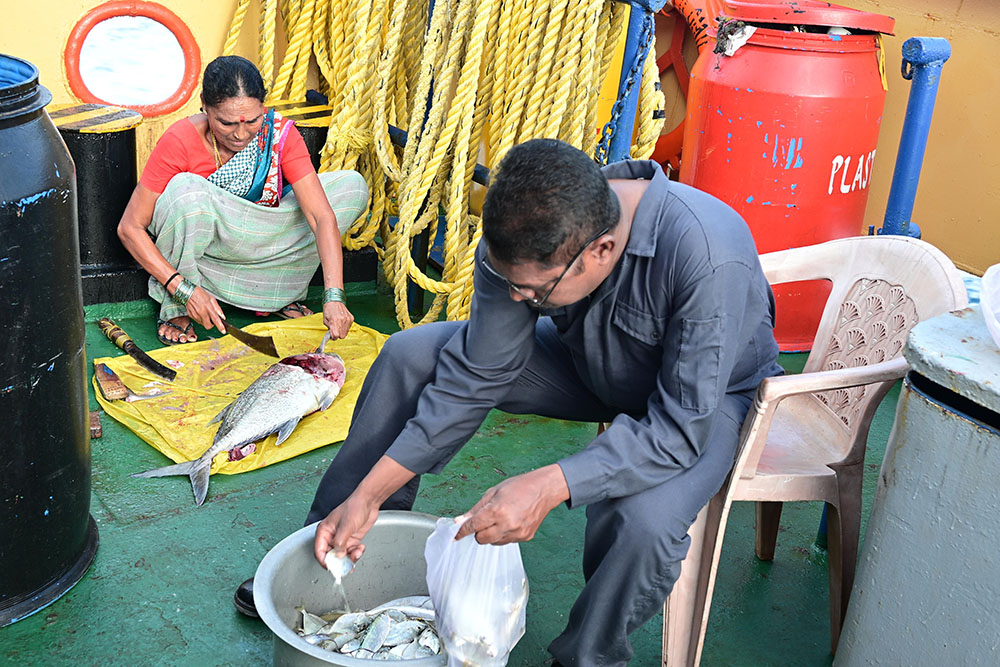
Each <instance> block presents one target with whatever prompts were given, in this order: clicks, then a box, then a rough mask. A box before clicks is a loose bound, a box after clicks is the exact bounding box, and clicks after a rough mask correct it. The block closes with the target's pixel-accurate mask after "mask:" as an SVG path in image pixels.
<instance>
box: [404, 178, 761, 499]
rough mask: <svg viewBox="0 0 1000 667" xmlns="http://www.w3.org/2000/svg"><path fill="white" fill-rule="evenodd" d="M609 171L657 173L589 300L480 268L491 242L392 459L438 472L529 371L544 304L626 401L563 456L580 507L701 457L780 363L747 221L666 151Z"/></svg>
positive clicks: (587, 379) (608, 397)
mask: <svg viewBox="0 0 1000 667" xmlns="http://www.w3.org/2000/svg"><path fill="white" fill-rule="evenodd" d="M603 171H604V174H605V176H606V177H607V178H608V179H610V180H613V179H645V180H649V181H650V183H649V186H648V188H647V189H646V191H645V193H644V194H643V196H642V198H641V200H640V202H639V204H638V207H637V208H636V211H635V215H634V218H633V220H632V228H631V231H630V233H629V240H628V244H627V246H626V248H625V251H624V253H623V254H622V256H621V257H620V258H619V260H618V263H617V265H616V267H615V268H614V269H613V271H612V272H611V274H610V275H609V276H608V277H607V279H605V280H604V282H602V283H601V285H600V286H599V287H598V288H597V289H596V290H595V291H594V292H593V293H592V294H591V295H590V296H589V297H587V298H585V299H583V300H582V301H579V302H577V303H575V304H572V305H570V306H566V307H562V308H557V309H551V310H543V311H542V312H541V313H539V311H538V310H536V309H534V308H532V307H531V306H529V305H528V304H527V303H526V302H523V301H521V302H517V301H514V300H513V299H511V298H510V294H509V292H508V287H507V284H506V283H505V282H503V281H501V280H499V279H498V278H497V277H495V276H493V275H492V274H491V273H490V272H489V271H486V270H483V269H482V262H483V258H484V256H485V253H486V245H485V242H482V243H481V244H480V247H479V248H478V250H477V253H476V271H475V295H474V297H473V300H472V308H471V314H470V318H469V322H468V326H466V327H464V328H462V329H460V330H459V331H458V333H456V334H455V336H453V337H452V339H451V340H449V341H448V343H447V344H446V345H445V346H444V348H443V349H442V350H441V354H440V357H439V359H438V365H437V372H436V375H435V379H434V381H433V383H431V384H430V385H428V386H427V387H426V388H425V389H424V391H423V393H422V394H421V396H420V400H419V403H418V407H417V412H416V415H415V416H414V417H413V418H412V419H410V421H409V422H408V423H407V425H406V427H405V428H404V429H403V431H402V432H401V433H400V435H399V436H398V437H397V438H396V441H395V442H394V443H393V444H392V445H391V446H390V448H389V450H388V451H387V455H388V456H389V457H391V458H392V459H393V460H395V461H396V462H398V463H399V464H401V465H403V466H404V467H406V468H407V469H409V470H411V471H413V472H416V473H424V472H440V470H441V469H442V468H443V467H444V465H445V463H446V462H447V461H448V460H450V458H451V457H452V456H454V454H455V453H456V452H457V451H458V450H459V449H460V448H461V447H462V445H464V444H465V442H466V441H467V440H468V439H469V438H470V437H471V436H472V434H473V433H474V432H475V431H476V429H477V428H478V427H479V425H480V424H481V423H482V421H483V419H484V418H485V417H486V415H487V413H488V412H489V410H490V409H491V408H493V407H494V406H495V405H496V404H497V403H498V402H499V401H501V400H502V399H503V397H504V396H505V395H506V394H507V392H508V391H510V388H511V387H512V386H513V385H514V382H515V380H516V379H517V378H518V376H520V374H521V373H522V371H523V370H524V368H525V365H526V364H527V363H528V359H529V358H530V356H531V354H532V351H533V349H534V344H535V324H536V320H537V318H538V317H539V316H540V315H541V316H547V317H551V318H552V321H553V323H554V324H555V326H556V328H557V329H558V331H559V338H560V340H561V341H562V342H563V343H564V344H565V345H566V346H567V348H568V349H569V350H570V353H571V356H572V359H573V361H574V363H575V365H576V371H577V372H578V374H579V376H580V378H581V381H582V382H583V383H584V384H585V385H586V386H587V387H588V388H589V389H590V390H591V391H592V392H593V393H594V394H595V395H596V396H597V397H598V398H600V399H601V401H602V402H604V403H605V404H607V405H608V406H609V407H612V408H614V409H616V410H619V411H620V413H619V414H618V416H617V417H616V418H615V419H614V420H613V421H612V423H611V425H610V426H609V428H608V429H607V430H606V431H605V432H604V433H602V434H601V435H599V436H597V437H596V438H595V439H594V440H593V441H592V442H591V443H590V444H589V445H587V446H586V447H585V448H583V449H582V450H581V451H579V452H577V453H576V454H573V455H572V456H569V457H567V458H564V459H562V460H561V461H558V464H559V465H560V467H561V468H562V471H563V474H564V476H565V477H566V481H567V483H568V485H569V490H570V505H571V506H580V505H585V504H587V503H592V502H596V501H599V500H604V499H606V498H618V497H623V496H628V495H632V494H635V493H637V492H639V491H642V490H645V489H647V488H650V487H652V486H655V485H657V484H660V483H662V482H664V481H666V480H668V479H670V478H671V477H673V476H674V475H676V474H677V473H678V472H679V471H681V470H684V469H686V468H688V467H690V466H691V465H693V463H694V462H695V461H696V460H697V459H698V457H699V456H700V454H701V451H702V448H703V447H704V445H705V443H706V442H708V441H709V437H710V435H711V433H712V429H713V425H714V424H715V421H716V420H717V419H720V418H725V417H723V416H722V415H721V414H720V410H719V407H720V404H721V401H722V399H723V397H724V396H725V395H726V394H733V393H740V394H747V393H750V392H752V391H753V390H755V389H756V387H757V385H758V384H759V383H760V381H761V380H762V379H764V378H765V377H769V376H772V375H777V374H780V373H781V368H780V366H778V365H777V354H778V347H777V344H776V343H775V341H774V334H773V324H774V298H773V296H772V293H771V289H770V286H769V285H768V284H767V281H766V279H765V278H764V274H763V273H762V271H761V268H760V262H759V260H758V257H757V250H756V248H755V246H754V241H753V238H752V236H751V234H750V231H749V229H748V228H747V226H746V223H745V222H744V221H743V219H742V218H741V217H740V216H739V215H738V214H737V213H736V212H735V211H734V210H733V209H731V208H730V207H728V206H726V205H725V204H723V203H722V202H721V201H719V200H718V199H715V198H714V197H712V196H711V195H708V194H706V193H703V192H700V191H698V190H695V189H694V188H691V187H688V186H685V185H682V184H679V183H675V182H672V181H670V180H669V179H668V178H667V177H666V176H665V175H664V173H663V171H662V170H661V168H660V166H659V165H658V164H656V163H655V162H647V161H626V162H620V163H616V164H613V165H609V166H607V167H605V168H604V170H603Z"/></svg>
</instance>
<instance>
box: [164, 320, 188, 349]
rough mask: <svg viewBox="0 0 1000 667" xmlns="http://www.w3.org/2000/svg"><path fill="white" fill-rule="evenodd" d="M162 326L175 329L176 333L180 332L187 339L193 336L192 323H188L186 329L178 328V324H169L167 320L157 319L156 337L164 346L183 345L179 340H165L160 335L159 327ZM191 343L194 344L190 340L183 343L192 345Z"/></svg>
mask: <svg viewBox="0 0 1000 667" xmlns="http://www.w3.org/2000/svg"><path fill="white" fill-rule="evenodd" d="M164 324H165V325H167V326H168V327H170V328H172V329H177V330H178V331H180V332H181V334H183V335H185V336H187V337H188V338H189V339H190V338H191V337H192V336H194V322H188V325H187V326H186V327H182V326H180V325H178V324H174V323H173V322H170V321H169V320H160V319H157V320H156V337H157V338H158V339H159V340H160V342H161V343H163V344H164V345H183V344H184V343H181V341H179V340H170V339H169V338H167V337H166V336H164V335H163V334H161V333H160V327H162V326H163V325H164ZM192 342H194V341H191V340H187V341H185V343H192Z"/></svg>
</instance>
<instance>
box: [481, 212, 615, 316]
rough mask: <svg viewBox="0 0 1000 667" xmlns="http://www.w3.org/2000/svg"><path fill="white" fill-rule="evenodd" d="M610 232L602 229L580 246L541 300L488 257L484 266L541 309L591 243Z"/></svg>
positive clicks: (509, 287) (508, 286)
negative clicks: (516, 283) (500, 269)
mask: <svg viewBox="0 0 1000 667" xmlns="http://www.w3.org/2000/svg"><path fill="white" fill-rule="evenodd" d="M609 231H611V228H610V227H605V228H604V229H602V230H601V231H599V232H597V233H596V234H594V235H593V236H591V237H590V238H589V239H587V241H586V242H585V243H584V244H583V245H582V246H580V249H579V250H577V251H576V254H574V255H573V257H571V258H570V260H569V262H568V263H567V264H566V268H564V269H563V270H562V273H560V274H559V276H558V277H557V278H556V279H555V281H554V282H553V283H552V285H551V286H550V287H549V288H548V289H547V290H545V294H543V295H542V296H541V298H539V297H538V296H537V294H538V292H537V291H536V290H534V289H532V288H530V287H525V286H523V285H515V284H514V283H512V282H511V281H509V280H507V278H506V277H504V275H503V274H501V273H500V272H499V271H497V270H496V269H495V268H493V266H492V265H491V264H490V260H489V257H488V256H487V257H484V258H483V266H484V267H486V269H487V270H488V271H489V272H490V273H492V274H493V275H494V276H496V277H497V278H499V279H500V280H502V281H504V282H505V283H507V288H508V289H510V290H513V291H514V292H517V293H518V294H519V295H521V296H523V297H524V298H525V300H526V301H527V302H528V303H530V304H531V305H533V306H536V307H539V306H541V305H542V304H543V303H545V302H546V301H547V300H548V298H549V297H550V296H552V292H553V290H555V288H556V286H557V285H559V281H561V280H562V279H563V278H565V277H566V274H567V273H568V272H569V269H570V267H571V266H573V265H574V264H576V260H578V259H580V255H582V254H583V251H584V250H586V249H587V248H588V247H590V244H591V243H593V242H594V241H596V240H597V239H599V238H601V237H602V236H604V235H605V234H607V233H608V232H609Z"/></svg>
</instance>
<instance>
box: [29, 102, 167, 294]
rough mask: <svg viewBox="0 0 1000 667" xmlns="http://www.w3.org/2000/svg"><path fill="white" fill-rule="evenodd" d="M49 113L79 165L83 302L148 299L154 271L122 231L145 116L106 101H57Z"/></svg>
mask: <svg viewBox="0 0 1000 667" xmlns="http://www.w3.org/2000/svg"><path fill="white" fill-rule="evenodd" d="M48 114H49V117H50V118H51V119H52V122H53V123H54V124H55V126H56V129H57V130H59V135H60V136H61V137H62V139H63V141H64V142H65V143H66V148H68V149H69V154H70V155H71V156H72V157H73V162H74V163H76V164H77V165H78V169H77V172H76V201H77V216H78V222H79V224H80V227H79V235H80V269H81V271H80V275H81V276H82V279H83V281H82V285H83V303H84V305H90V304H92V303H106V302H109V301H110V302H116V301H133V300H136V299H144V298H146V296H147V289H148V284H149V274H148V273H146V271H145V269H143V268H142V267H141V266H139V265H138V264H137V263H136V261H135V259H133V257H132V255H130V254H129V252H128V250H126V249H125V246H123V245H122V242H121V241H120V240H119V239H118V231H117V230H118V221H119V220H121V217H122V213H124V212H125V207H126V206H127V205H128V201H129V199H130V198H131V197H132V191H133V190H135V183H136V176H135V173H136V151H135V128H136V127H137V126H138V125H139V124H140V123H142V115H141V114H140V113H138V112H136V111H133V110H131V109H124V108H122V107H115V106H110V105H107V104H53V105H50V106H49V108H48Z"/></svg>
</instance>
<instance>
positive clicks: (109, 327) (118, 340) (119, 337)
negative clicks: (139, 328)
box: [97, 317, 135, 352]
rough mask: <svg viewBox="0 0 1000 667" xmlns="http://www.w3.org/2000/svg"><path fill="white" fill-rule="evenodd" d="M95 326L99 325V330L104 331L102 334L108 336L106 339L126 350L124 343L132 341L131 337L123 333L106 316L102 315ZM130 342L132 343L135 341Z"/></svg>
mask: <svg viewBox="0 0 1000 667" xmlns="http://www.w3.org/2000/svg"><path fill="white" fill-rule="evenodd" d="M97 326H98V327H100V329H101V331H103V332H104V335H105V336H107V337H108V340H110V341H111V342H112V343H114V344H115V345H117V346H118V347H120V348H121V349H123V350H125V351H126V352H127V351H128V348H127V347H126V345H127V344H128V343H132V338H131V337H130V336H129V335H128V334H127V333H125V331H124V330H123V329H122V328H121V327H120V326H118V325H117V324H115V323H114V322H112V321H111V320H110V319H108V318H107V317H102V318H101V319H99V320H97ZM132 344H133V345H134V344H135V343H132Z"/></svg>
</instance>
